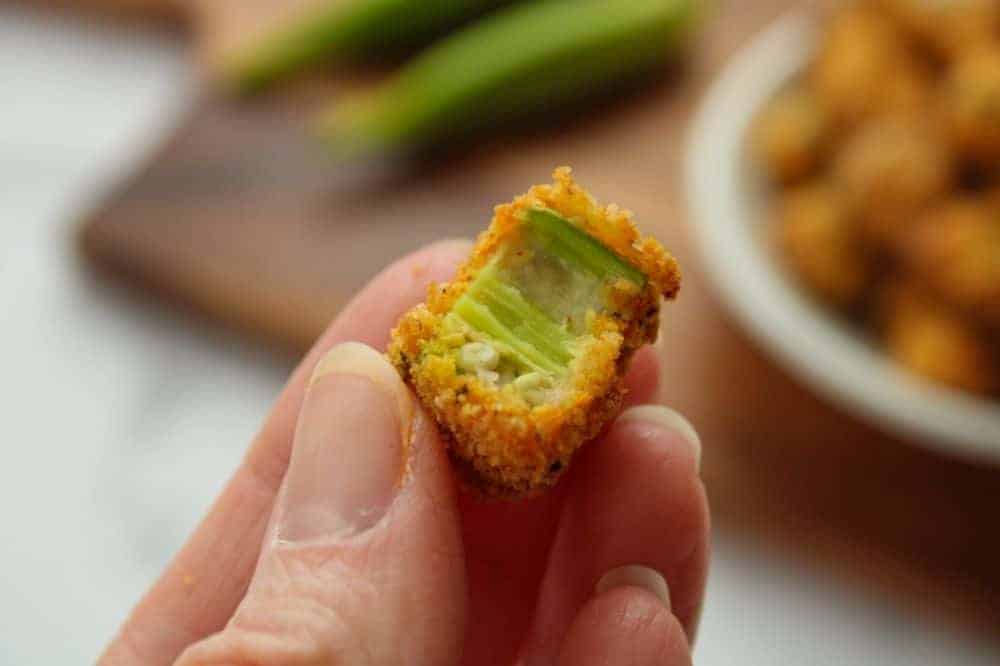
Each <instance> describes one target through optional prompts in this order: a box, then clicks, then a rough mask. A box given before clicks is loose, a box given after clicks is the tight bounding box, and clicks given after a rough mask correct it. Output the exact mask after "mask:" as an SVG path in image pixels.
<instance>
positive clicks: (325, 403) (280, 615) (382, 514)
mask: <svg viewBox="0 0 1000 666" xmlns="http://www.w3.org/2000/svg"><path fill="white" fill-rule="evenodd" d="M267 534H268V536H267V537H266V540H265V543H264V545H263V549H262V553H261V557H260V561H259V562H258V564H257V570H256V572H255V574H254V578H253V580H252V581H251V583H250V587H249V589H248V591H247V594H246V596H245V598H244V599H243V601H242V602H241V603H240V605H239V607H238V609H237V610H236V613H235V614H234V615H233V617H232V619H231V620H230V621H229V623H228V624H227V626H226V628H225V629H224V630H223V631H222V632H221V633H219V634H216V635H215V636H212V637H209V638H207V639H205V640H204V641H201V642H200V643H196V644H195V645H193V646H192V647H190V648H189V649H188V650H187V651H186V652H185V653H184V654H183V655H182V656H181V658H180V660H179V661H178V664H179V665H182V666H194V665H196V664H199V665H205V664H218V665H222V664H226V665H227V666H228V665H232V664H282V665H285V664H287V665H289V666H296V665H299V664H361V665H363V666H374V665H379V664H415V665H418V666H419V665H421V664H435V665H438V664H455V663H457V662H458V661H459V658H460V655H461V647H462V636H463V633H464V622H465V595H466V590H465V564H464V556H463V553H462V546H461V540H460V536H459V527H458V516H457V509H456V508H455V498H454V489H453V487H452V483H451V477H450V476H449V473H448V464H447V459H446V456H445V454H444V453H443V449H442V447H441V446H440V444H439V442H438V440H437V434H436V430H435V428H434V427H433V424H432V423H430V422H429V420H428V419H427V418H426V417H425V416H424V415H423V412H421V411H420V410H419V409H418V408H416V407H415V405H414V402H413V400H412V398H411V396H410V393H409V391H408V390H407V389H406V387H405V385H404V384H403V383H402V381H401V380H400V379H399V376H398V375H397V374H396V372H395V370H393V368H392V367H391V366H390V365H389V364H388V363H387V362H386V361H385V359H384V358H383V357H382V356H381V355H380V354H379V353H378V352H376V351H375V350H373V349H371V348H370V347H366V346H364V345H361V344H357V343H347V344H344V345H340V346H338V347H335V348H333V349H332V350H331V351H330V352H329V353H328V354H327V355H326V356H325V357H324V358H323V359H322V360H321V361H320V362H319V364H318V365H317V367H316V370H315V371H314V373H313V378H312V380H311V384H310V387H309V390H308V392H307V393H306V397H305V401H304V402H303V406H302V411H301V413H300V414H299V422H298V426H297V429H296V433H295V441H294V446H293V448H292V455H291V460H290V462H289V466H288V471H287V472H286V474H285V478H284V481H283V483H282V488H281V492H280V494H279V496H278V499H277V501H276V503H275V507H274V510H273V512H272V516H271V524H270V527H269V529H268V531H267Z"/></svg>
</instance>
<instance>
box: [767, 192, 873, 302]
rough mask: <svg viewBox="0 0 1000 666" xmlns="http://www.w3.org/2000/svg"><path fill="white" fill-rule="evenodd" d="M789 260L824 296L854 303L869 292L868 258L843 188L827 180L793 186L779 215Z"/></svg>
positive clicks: (782, 243)
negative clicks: (842, 191) (828, 182)
mask: <svg viewBox="0 0 1000 666" xmlns="http://www.w3.org/2000/svg"><path fill="white" fill-rule="evenodd" d="M778 222H779V224H778V244H779V247H780V250H781V253H782V256H783V258H784V260H785V263H786V264H787V265H788V266H789V267H790V268H791V269H792V270H793V271H794V272H795V274H796V275H797V276H798V277H799V278H801V280H802V281H803V282H804V283H805V284H806V286H807V287H808V288H809V289H811V290H812V291H813V292H814V293H815V294H816V295H817V296H819V297H820V298H822V299H823V300H825V301H827V302H829V303H831V304H833V305H836V306H839V307H849V306H851V305H853V304H854V303H856V302H857V301H858V300H859V299H860V297H861V295H862V293H863V292H864V289H865V286H866V284H867V278H868V273H869V269H868V258H867V256H866V252H865V249H864V247H863V245H862V243H861V242H859V239H858V238H857V229H856V227H855V224H854V220H853V219H852V217H851V211H850V207H849V206H848V204H847V202H846V200H845V198H844V196H843V194H842V193H841V192H839V191H838V190H837V189H836V188H834V187H832V186H830V185H829V184H827V183H822V182H820V183H810V184H808V185H804V186H801V187H799V188H796V189H794V190H790V191H788V192H787V193H786V194H785V195H784V197H783V199H782V201H781V207H780V212H779V220H778Z"/></svg>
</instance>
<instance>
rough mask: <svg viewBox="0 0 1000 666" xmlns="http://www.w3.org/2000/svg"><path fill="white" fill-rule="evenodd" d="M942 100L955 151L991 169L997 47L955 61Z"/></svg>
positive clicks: (998, 111)
mask: <svg viewBox="0 0 1000 666" xmlns="http://www.w3.org/2000/svg"><path fill="white" fill-rule="evenodd" d="M943 97H944V108H945V109H946V110H947V114H948V119H949V121H950V124H951V130H952V133H953V136H954V140H955V144H956V146H957V147H958V150H959V151H960V152H961V153H962V155H963V156H965V157H967V158H969V159H971V160H973V161H977V162H981V163H983V164H985V165H988V166H995V165H996V163H997V161H998V160H1000V46H995V47H993V48H990V49H979V50H975V51H971V52H969V53H968V54H966V55H965V56H963V57H962V58H961V59H959V60H958V61H957V62H956V63H955V65H954V66H953V68H952V70H951V72H949V74H948V79H947V81H946V82H945V85H944V92H943Z"/></svg>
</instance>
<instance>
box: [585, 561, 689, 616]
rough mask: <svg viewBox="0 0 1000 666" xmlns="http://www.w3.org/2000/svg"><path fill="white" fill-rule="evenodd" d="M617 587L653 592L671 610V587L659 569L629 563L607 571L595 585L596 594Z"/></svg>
mask: <svg viewBox="0 0 1000 666" xmlns="http://www.w3.org/2000/svg"><path fill="white" fill-rule="evenodd" d="M617 587H641V588H642V589H644V590H646V591H647V592H649V593H651V594H652V595H653V596H655V597H656V598H657V599H659V600H660V602H661V603H662V604H663V605H664V606H665V607H666V608H667V610H670V588H669V587H668V586H667V581H666V579H665V578H664V577H663V576H662V575H660V573H659V572H658V571H654V570H653V569H650V568H649V567H644V566H642V565H640V564H629V565H626V566H623V567H618V568H617V569H612V570H611V571H609V572H607V573H606V574H604V575H603V576H601V579H600V580H599V581H597V585H596V586H594V594H595V595H601V594H604V593H605V592H607V591H608V590H611V589H614V588H617Z"/></svg>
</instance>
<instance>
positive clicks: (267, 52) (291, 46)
mask: <svg viewBox="0 0 1000 666" xmlns="http://www.w3.org/2000/svg"><path fill="white" fill-rule="evenodd" d="M508 1H509V0H326V1H325V2H322V3H320V4H319V5H317V6H316V7H314V8H312V9H311V10H309V11H307V12H305V13H304V14H303V15H302V16H300V17H298V18H296V19H295V20H293V21H292V22H291V23H289V24H288V25H284V26H280V27H278V28H276V29H275V31H274V32H273V33H271V34H269V35H267V36H266V37H264V38H262V39H261V40H258V41H257V42H256V43H254V44H251V45H248V46H247V47H245V48H243V49H241V50H239V51H238V52H236V53H234V54H233V55H231V56H230V57H229V58H228V59H227V60H226V62H225V64H224V65H223V71H222V73H221V78H222V79H223V82H224V83H225V84H226V85H228V86H229V87H230V88H233V89H235V90H238V91H241V92H253V91H256V90H259V89H261V88H264V87H266V86H268V85H269V84H271V83H274V82H275V81H277V80H278V79H280V78H282V77H284V76H286V75H288V74H291V73H293V72H295V71H296V70H298V69H301V68H303V67H306V66H308V65H312V64H314V63H316V62H320V61H336V60H338V59H341V60H342V59H350V58H360V57H364V56H367V55H378V54H381V53H383V52H385V51H399V50H403V49H406V48H412V47H415V46H419V45H420V44H423V43H426V42H427V41H428V40H429V39H431V38H432V37H435V36H436V35H439V34H441V33H443V32H444V31H446V30H448V29H450V28H452V27H454V26H456V25H458V24H460V23H462V22H463V21H466V20H468V19H470V18H473V17H475V16H477V15H479V14H481V13H483V12H484V11H487V10H489V9H492V8H494V7H496V6H498V5H501V4H504V3H505V2H508Z"/></svg>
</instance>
